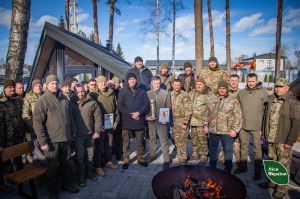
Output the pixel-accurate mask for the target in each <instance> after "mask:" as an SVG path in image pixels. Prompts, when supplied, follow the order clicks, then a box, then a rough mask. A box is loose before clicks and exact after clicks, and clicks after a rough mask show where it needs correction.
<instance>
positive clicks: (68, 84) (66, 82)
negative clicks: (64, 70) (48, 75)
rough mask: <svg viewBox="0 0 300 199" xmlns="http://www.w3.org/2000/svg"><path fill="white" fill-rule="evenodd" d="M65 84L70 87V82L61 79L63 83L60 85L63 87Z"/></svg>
mask: <svg viewBox="0 0 300 199" xmlns="http://www.w3.org/2000/svg"><path fill="white" fill-rule="evenodd" d="M65 86H69V87H71V83H70V82H69V81H63V83H62V84H61V87H62V88H63V87H65Z"/></svg>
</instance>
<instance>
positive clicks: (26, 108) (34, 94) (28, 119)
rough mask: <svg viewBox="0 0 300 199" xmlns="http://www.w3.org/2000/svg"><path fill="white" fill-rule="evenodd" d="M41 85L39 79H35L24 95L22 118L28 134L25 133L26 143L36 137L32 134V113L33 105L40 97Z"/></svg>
mask: <svg viewBox="0 0 300 199" xmlns="http://www.w3.org/2000/svg"><path fill="white" fill-rule="evenodd" d="M42 93H43V92H42V84H41V81H40V80H39V79H35V80H33V81H32V84H31V91H29V93H27V94H26V96H25V98H24V104H23V113H22V118H23V120H24V122H25V124H26V126H27V128H28V129H29V132H28V133H25V139H26V141H31V138H32V137H36V136H35V134H34V132H33V124H32V115H33V112H34V105H35V102H36V101H37V99H38V98H39V97H40V96H41V95H42Z"/></svg>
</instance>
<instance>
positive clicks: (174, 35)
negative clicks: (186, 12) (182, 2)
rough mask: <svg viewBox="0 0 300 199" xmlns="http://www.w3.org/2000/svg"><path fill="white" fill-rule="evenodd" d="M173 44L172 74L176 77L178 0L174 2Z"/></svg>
mask: <svg viewBox="0 0 300 199" xmlns="http://www.w3.org/2000/svg"><path fill="white" fill-rule="evenodd" d="M172 25H173V30H172V32H173V38H172V40H173V42H172V74H173V76H175V39H176V32H175V31H176V30H175V26H176V0H173V22H172Z"/></svg>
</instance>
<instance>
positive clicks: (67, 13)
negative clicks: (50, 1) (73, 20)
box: [65, 0, 70, 30]
mask: <svg viewBox="0 0 300 199" xmlns="http://www.w3.org/2000/svg"><path fill="white" fill-rule="evenodd" d="M65 11H66V22H67V30H70V0H66V5H65Z"/></svg>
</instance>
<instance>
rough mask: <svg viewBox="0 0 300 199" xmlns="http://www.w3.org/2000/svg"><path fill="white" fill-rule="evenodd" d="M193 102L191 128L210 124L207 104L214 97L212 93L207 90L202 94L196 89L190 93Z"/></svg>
mask: <svg viewBox="0 0 300 199" xmlns="http://www.w3.org/2000/svg"><path fill="white" fill-rule="evenodd" d="M189 95H190V97H191V101H192V112H193V113H192V118H191V126H205V125H207V124H208V109H207V103H208V101H209V100H210V99H211V97H212V96H213V93H212V92H208V89H205V91H203V92H202V93H201V92H199V91H197V90H196V89H194V90H192V91H191V92H190V93H189Z"/></svg>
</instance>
